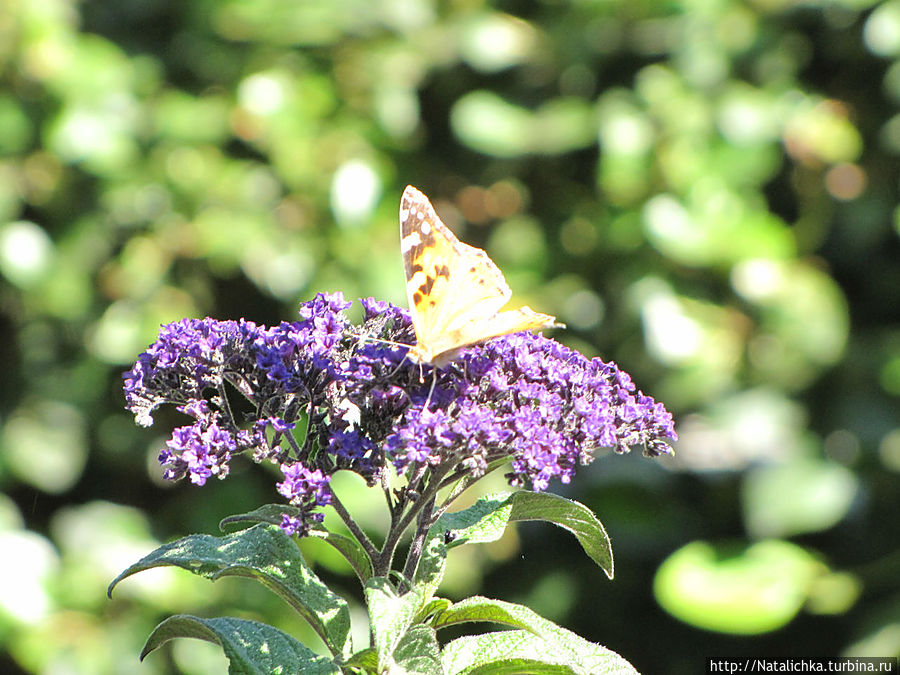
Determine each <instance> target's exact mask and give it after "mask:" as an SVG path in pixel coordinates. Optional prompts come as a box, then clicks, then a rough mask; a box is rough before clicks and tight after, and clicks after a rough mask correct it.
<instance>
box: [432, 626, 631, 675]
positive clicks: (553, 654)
mask: <svg viewBox="0 0 900 675" xmlns="http://www.w3.org/2000/svg"><path fill="white" fill-rule="evenodd" d="M560 630H562V629H560ZM566 632H568V631H566ZM570 635H571V636H572V638H573V639H572V640H571V647H572V649H565V648H563V647H561V646H560V645H559V644H555V643H548V642H547V641H546V640H544V639H542V638H541V637H539V636H537V635H534V634H533V633H530V632H528V631H524V630H510V631H498V632H494V633H482V634H481V635H467V636H465V637H461V638H458V639H456V640H453V641H452V642H449V643H447V645H446V646H445V647H444V650H443V652H442V653H441V664H442V665H443V668H444V672H445V673H447V675H475V674H479V675H489V674H490V675H494V674H497V673H500V674H502V675H513V674H516V675H518V674H521V675H532V674H538V675H543V674H547V675H550V674H553V675H557V674H563V673H564V674H566V675H636V674H637V671H636V670H635V669H634V666H632V665H631V664H630V663H628V661H626V660H625V659H623V658H622V657H621V656H619V655H618V654H616V653H615V652H614V651H611V650H609V649H606V648H605V647H601V646H600V645H596V644H593V643H591V642H588V641H587V640H584V639H582V638H579V637H578V636H577V635H575V634H574V633H570ZM576 643H579V644H576Z"/></svg>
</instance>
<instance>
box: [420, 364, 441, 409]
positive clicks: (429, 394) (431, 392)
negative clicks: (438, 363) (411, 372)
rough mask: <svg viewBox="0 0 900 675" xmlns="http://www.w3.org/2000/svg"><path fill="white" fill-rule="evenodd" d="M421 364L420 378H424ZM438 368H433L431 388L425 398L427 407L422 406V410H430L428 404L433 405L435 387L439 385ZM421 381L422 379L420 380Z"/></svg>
mask: <svg viewBox="0 0 900 675" xmlns="http://www.w3.org/2000/svg"><path fill="white" fill-rule="evenodd" d="M421 367H422V366H421V364H419V368H420V370H419V378H421V377H422V371H421ZM437 371H438V369H437V368H433V369H432V370H431V387H430V388H429V389H428V396H427V397H426V398H425V405H423V406H422V410H423V411H424V410H428V404H429V403H431V395H432V394H433V393H434V385H436V384H437ZM420 381H421V379H420Z"/></svg>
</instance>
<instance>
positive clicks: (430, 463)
mask: <svg viewBox="0 0 900 675" xmlns="http://www.w3.org/2000/svg"><path fill="white" fill-rule="evenodd" d="M361 302H362V304H363V308H364V310H365V319H364V321H363V323H362V324H361V325H359V326H356V325H353V324H350V323H349V321H348V320H347V319H346V318H345V316H344V314H343V312H344V310H345V309H346V308H347V307H349V305H350V303H347V302H345V301H344V299H343V297H342V296H341V295H340V294H335V295H326V294H319V295H317V296H316V297H315V299H313V300H312V301H310V302H307V303H304V304H303V305H302V306H301V308H300V321H297V322H294V323H286V322H285V323H282V324H280V325H279V326H274V327H271V328H266V327H264V326H257V325H256V324H254V323H252V322H249V321H243V320H242V321H215V320H213V319H202V320H196V319H185V320H182V321H178V322H176V323H172V324H169V325H166V326H163V327H162V329H161V330H160V333H159V338H158V339H157V341H156V342H155V343H153V344H152V345H151V346H150V347H149V348H148V349H147V351H146V352H144V353H143V354H141V356H140V357H139V358H138V360H137V362H136V363H135V364H134V367H133V368H132V369H131V370H130V371H128V372H127V373H125V374H124V378H125V395H126V400H127V407H128V409H129V410H131V411H132V412H133V413H134V414H135V418H136V421H137V422H138V423H139V424H142V425H145V426H149V425H150V424H152V421H153V419H152V415H153V412H154V410H155V409H156V408H157V407H159V406H160V405H163V404H166V403H170V404H173V405H175V406H177V407H178V410H180V411H181V412H184V413H185V414H186V415H188V416H189V417H190V418H192V419H193V420H194V422H193V424H191V425H188V426H183V427H180V428H178V429H176V430H175V431H174V432H173V434H172V438H171V439H170V440H169V441H168V442H167V443H166V448H165V449H164V450H163V451H162V452H161V453H160V457H159V459H160V462H161V463H162V464H163V466H164V470H165V476H166V478H169V479H173V480H174V479H178V478H182V477H184V476H188V477H189V479H190V480H191V481H192V482H193V483H196V484H198V485H202V484H204V483H205V482H206V480H208V479H209V478H211V477H213V476H215V477H217V478H224V477H225V476H227V474H228V467H229V463H230V461H231V459H232V458H233V457H234V456H235V455H238V454H242V453H246V454H249V455H250V456H251V457H252V458H253V459H254V461H257V462H261V461H263V460H269V461H272V462H275V463H277V464H279V465H280V468H281V471H282V473H283V475H284V480H283V481H281V482H279V483H278V484H277V490H278V492H279V493H280V494H281V495H282V497H284V498H285V499H286V500H287V501H288V503H289V504H290V505H291V506H292V507H293V509H291V510H290V513H286V514H285V516H284V520H283V522H282V527H283V528H284V530H285V531H286V532H288V533H289V534H292V533H299V534H300V535H305V534H307V533H308V532H309V529H310V527H312V526H313V525H314V524H315V523H318V522H320V521H321V518H322V514H321V511H320V509H321V507H323V506H326V505H328V504H332V505H335V506H336V507H338V509H339V510H338V512H339V513H341V515H342V517H344V518H345V519H347V518H349V514H346V511H345V510H344V509H343V508H342V507H340V505H339V502H336V501H335V497H334V495H333V494H332V492H331V489H330V485H329V483H330V479H331V476H332V475H333V474H334V472H335V471H338V470H340V469H345V470H350V471H353V472H355V473H358V474H359V475H361V476H362V477H363V478H365V479H366V481H367V482H368V484H369V485H372V486H374V485H375V484H378V483H381V484H382V486H383V489H384V490H385V495H386V497H387V499H388V505H389V508H390V509H391V516H392V524H393V527H392V531H391V534H389V537H388V541H387V542H386V544H385V546H384V548H383V549H382V551H381V558H380V562H378V563H377V564H376V567H382V568H383V571H386V570H387V569H389V566H390V560H391V559H392V556H393V553H394V548H395V547H396V545H397V541H398V540H399V536H400V534H401V533H402V531H403V530H405V529H406V528H407V527H408V526H409V525H410V524H411V523H412V522H413V520H415V519H416V518H419V526H418V528H417V530H418V531H420V532H423V528H424V529H426V530H427V526H428V525H429V524H430V522H433V519H434V518H435V517H436V515H437V514H439V512H440V511H442V510H443V509H445V508H446V507H447V506H448V505H449V501H450V500H447V501H445V503H444V504H441V505H440V506H437V505H436V502H435V500H436V498H437V494H438V490H439V489H440V488H442V487H444V486H446V485H449V484H451V483H452V482H453V481H459V480H462V481H463V485H464V486H465V485H469V484H471V482H473V481H474V480H477V479H478V478H479V477H481V476H482V475H484V474H485V473H486V472H487V471H488V470H489V469H491V468H493V466H495V465H496V464H498V463H500V462H502V461H506V462H507V463H508V466H509V472H508V473H507V474H506V475H507V478H508V479H509V481H510V483H511V484H512V485H514V486H529V487H530V488H531V489H533V490H537V491H542V490H546V489H547V488H548V486H549V485H550V482H551V481H552V480H554V479H559V480H560V481H562V482H563V483H568V482H569V481H570V480H571V479H572V477H573V475H574V474H575V470H576V467H578V466H579V465H584V464H587V463H589V462H591V461H592V460H593V458H594V452H595V451H596V450H598V449H600V448H612V449H614V450H615V451H616V452H620V453H622V452H628V451H629V450H630V449H631V448H632V447H635V446H642V447H643V449H644V453H645V454H646V455H649V456H656V455H660V454H668V453H671V448H670V446H669V441H671V440H675V438H676V435H675V430H674V426H673V420H672V416H671V414H670V413H669V412H668V411H667V410H666V409H665V407H664V406H663V405H662V404H661V403H657V402H656V401H654V400H653V399H652V398H651V397H649V396H646V395H644V394H642V393H641V392H639V391H637V390H636V387H635V385H634V384H633V383H632V381H631V378H630V377H629V376H628V374H627V373H625V372H623V371H621V370H619V369H618V367H617V366H616V365H615V364H613V363H605V362H603V361H601V360H600V359H587V358H585V357H584V356H582V355H581V354H579V353H578V352H576V351H573V350H571V349H568V348H566V347H564V346H563V345H561V344H559V343H558V342H555V341H553V340H550V339H548V338H544V337H542V336H540V335H533V334H530V333H521V334H516V335H509V336H505V337H501V338H496V339H493V340H491V341H489V342H487V343H485V344H483V345H477V346H474V347H471V348H469V349H467V350H465V351H464V352H463V353H462V354H461V355H460V356H459V358H457V359H456V360H455V361H453V362H452V363H451V364H449V365H448V366H446V367H445V368H443V369H438V370H435V369H433V368H431V367H428V366H426V367H425V368H424V369H423V368H422V367H420V366H419V365H416V364H413V363H411V362H410V361H409V360H407V359H406V358H405V352H406V349H405V348H404V347H402V346H399V345H402V344H411V343H412V342H413V341H414V339H413V331H412V325H411V323H410V320H409V315H408V314H407V313H406V312H405V311H404V310H402V309H399V308H397V307H395V306H393V305H390V304H388V303H385V302H379V301H376V300H373V299H371V298H370V299H367V300H362V301H361ZM398 343H399V345H398ZM241 399H243V401H244V402H243V403H242V404H241V410H242V411H243V414H242V415H241V416H240V417H239V416H237V415H236V413H235V412H234V411H233V408H235V409H236V408H238V402H239V401H240V400H241ZM426 403H427V405H426ZM247 408H249V411H248V410H246V409H247ZM301 430H305V435H304V434H303V433H301ZM389 470H393V471H395V472H396V473H397V474H399V475H402V476H403V477H405V478H406V481H407V482H406V485H405V487H404V488H403V489H402V490H400V491H397V492H395V493H393V494H391V493H390V492H389V491H388V488H387V487H386V486H387V482H388V481H387V473H386V472H387V471H389ZM460 490H461V488H460ZM458 492H459V490H457V491H456V492H455V493H454V494H453V495H451V498H452V497H455V496H456V495H457V494H458ZM394 530H398V531H397V532H396V533H394ZM423 536H424V534H423ZM414 544H415V542H414Z"/></svg>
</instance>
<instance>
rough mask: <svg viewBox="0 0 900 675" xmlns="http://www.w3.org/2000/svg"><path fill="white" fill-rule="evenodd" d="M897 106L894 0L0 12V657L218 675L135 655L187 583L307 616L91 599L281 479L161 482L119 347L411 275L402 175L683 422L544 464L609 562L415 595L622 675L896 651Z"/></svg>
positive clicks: (140, 590)
mask: <svg viewBox="0 0 900 675" xmlns="http://www.w3.org/2000/svg"><path fill="white" fill-rule="evenodd" d="M898 106H900V2H898V1H897V0H889V1H888V2H882V3H876V2H872V1H871V0H821V1H815V0H813V1H810V2H803V3H799V2H795V1H793V0H748V1H746V2H744V1H740V0H711V1H710V0H677V1H672V2H666V3H657V2H646V1H644V2H625V1H618V2H617V1H610V2H594V1H591V0H538V1H531V2H524V1H521V0H505V1H501V0H497V1H496V2H488V1H487V0H451V1H447V2H438V1H437V0H379V1H377V2H372V1H364V0H331V1H330V2H320V1H319V0H290V1H288V2H285V1H283V0H240V1H239V0H215V1H212V0H187V1H185V2H174V1H172V0H149V1H143V2H137V1H134V0H131V1H128V0H126V1H124V2H111V1H110V0H93V1H92V2H84V3H78V2H76V1H75V0H5V1H4V2H3V3H0V330H2V338H3V339H2V340H0V359H2V365H3V376H2V383H3V385H2V388H0V406H2V407H0V425H2V426H0V487H2V489H3V492H4V495H0V541H2V544H0V546H2V550H3V552H4V555H3V556H2V560H3V562H2V570H0V645H2V646H3V649H0V670H2V671H3V672H10V673H16V672H25V673H50V672H67V673H91V674H96V673H100V674H102V673H120V672H129V673H130V672H142V673H144V672H146V673H162V672H183V673H209V672H222V668H223V665H222V661H221V659H220V658H219V656H218V655H217V654H216V653H215V651H214V650H209V649H208V646H207V645H203V644H200V643H197V644H189V643H185V644H179V645H177V647H176V648H175V649H173V650H172V651H171V652H170V653H169V654H168V655H162V654H158V655H154V656H153V657H151V658H150V659H148V660H147V662H146V663H144V664H143V665H141V666H138V665H137V663H136V654H137V653H138V651H139V648H140V644H141V641H142V640H143V636H144V635H146V634H147V633H148V631H149V629H150V628H152V626H153V625H154V624H155V623H156V622H157V621H158V620H159V619H160V618H161V617H162V616H164V615H166V614H169V613H172V612H174V611H178V610H186V611H188V610H189V611H193V612H196V613H206V614H209V615H211V614H218V613H227V612H229V611H230V612H231V613H235V614H237V615H239V616H243V617H246V618H258V619H263V620H267V621H269V622H271V623H275V624H276V625H278V626H279V627H280V628H282V629H285V630H290V631H292V632H293V633H294V634H295V635H298V636H299V637H301V638H305V639H309V634H308V631H306V630H305V629H304V627H302V626H299V625H293V624H292V623H291V622H292V619H291V618H290V613H289V612H285V611H284V610H283V609H282V608H280V607H279V606H278V604H277V602H276V601H275V600H274V598H272V597H266V596H262V597H260V596H259V595H257V594H255V593H253V592H252V591H251V590H250V587H249V586H245V585H242V584H240V583H239V582H237V581H234V582H232V581H227V582H219V583H217V584H216V585H214V586H211V585H209V584H206V583H205V582H201V581H198V580H194V579H190V578H188V577H187V575H183V576H179V575H177V574H172V575H169V574H167V573H162V572H160V573H159V574H158V575H155V576H154V575H152V574H147V575H142V576H141V578H140V579H136V580H133V581H129V582H128V583H127V584H123V586H122V588H121V589H118V590H117V595H116V597H115V598H114V599H113V600H112V601H108V600H106V598H105V595H104V589H105V585H106V583H107V582H108V581H109V580H110V579H111V578H112V577H113V576H114V575H115V574H116V573H117V572H118V571H119V570H121V569H122V568H123V567H125V566H126V565H127V564H128V563H130V562H131V561H133V560H134V559H136V558H137V557H139V556H140V555H143V553H145V552H147V551H149V550H151V549H152V548H153V547H154V546H156V545H157V544H158V543H159V542H160V541H161V540H165V539H170V538H173V537H174V536H176V535H181V534H185V533H187V532H191V531H206V532H213V531H214V530H215V524H216V523H217V521H218V519H219V518H220V517H222V516H225V515H227V514H228V513H232V512H238V511H241V510H249V509H250V508H253V507H254V506H256V505H258V504H260V503H263V502H266V501H274V500H275V497H276V495H275V493H274V490H273V489H272V482H273V477H272V475H269V474H265V472H263V471H255V472H254V471H250V470H248V471H246V472H245V473H240V472H235V474H233V475H232V477H231V479H230V480H228V481H225V482H224V483H217V484H216V485H209V486H207V487H206V488H204V489H203V491H197V490H195V489H193V488H192V487H191V486H185V485H178V486H174V487H173V486H163V485H161V484H160V481H159V478H158V476H159V471H158V469H157V467H156V466H155V465H154V464H155V454H156V452H157V450H158V448H159V446H160V444H161V442H162V437H163V436H164V435H165V434H166V431H165V430H166V429H167V428H168V427H166V426H165V423H166V420H162V421H161V422H160V427H161V430H160V431H157V432H156V433H155V434H154V433H150V434H148V433H147V432H145V431H142V430H138V429H137V428H135V427H134V426H133V424H132V423H131V420H130V419H129V418H128V416H127V415H126V414H125V413H124V412H123V411H122V408H121V406H122V397H121V393H120V389H119V387H120V379H119V374H120V372H121V371H122V370H124V369H125V368H126V367H127V365H128V363H129V362H130V361H131V360H132V359H133V358H134V357H135V356H136V355H137V354H138V353H139V352H140V351H141V350H142V349H143V348H144V347H145V346H146V345H147V344H148V343H149V342H150V341H152V340H153V338H154V336H155V334H156V330H157V328H158V326H159V324H160V323H161V322H167V321H171V320H175V319H179V318H182V317H184V316H203V315H211V316H215V317H217V318H237V317H240V316H243V317H246V318H248V319H251V320H254V321H257V322H262V323H273V322H278V321H280V320H283V319H290V318H291V316H292V315H293V313H294V311H295V308H296V305H297V303H298V302H299V301H301V300H303V299H308V298H310V297H312V295H313V294H314V293H316V292H317V291H336V290H341V291H343V292H344V293H345V294H346V295H347V296H348V297H351V298H352V297H359V296H369V295H372V296H376V297H379V298H382V299H390V300H392V301H394V302H397V303H398V304H403V303H404V302H405V300H404V289H403V284H402V278H401V277H402V273H401V267H400V261H399V255H398V245H397V238H398V235H397V224H396V217H397V216H396V214H397V203H398V199H399V195H400V192H401V191H402V188H403V186H404V185H405V184H406V183H413V184H415V185H417V186H418V187H420V188H421V189H423V190H424V191H425V192H426V193H428V194H429V195H430V196H431V197H432V199H433V200H434V201H435V203H436V206H437V208H438V210H439V211H440V212H441V214H442V216H443V217H444V219H445V220H446V221H447V222H448V224H450V225H451V227H454V228H455V229H456V230H457V232H458V233H459V234H460V236H461V237H462V238H463V239H465V240H466V241H469V242H470V243H472V244H474V245H477V246H483V247H486V248H487V249H488V251H489V252H490V253H491V255H492V257H494V259H495V260H496V261H497V263H498V264H499V265H500V267H501V268H502V269H503V270H504V271H505V273H506V275H507V278H508V280H509V281H510V284H511V285H512V287H513V288H514V290H515V292H516V293H517V298H518V299H520V300H521V301H523V302H526V301H527V302H528V303H529V304H531V306H532V307H534V308H536V309H538V310H543V311H549V312H551V313H554V314H556V315H558V316H559V317H560V319H561V320H563V321H565V322H566V323H567V324H568V325H569V326H570V329H569V330H567V331H564V332H561V333H559V334H558V335H557V337H558V338H559V339H561V340H563V341H564V342H567V343H568V344H570V345H571V346H573V347H576V348H578V349H580V350H582V351H584V352H585V353H587V354H589V355H595V354H598V355H602V356H603V357H604V358H606V359H614V360H616V361H617V362H618V363H620V365H621V366H622V367H623V368H625V369H626V370H628V371H629V372H631V373H632V374H633V375H634V377H635V379H636V381H637V382H638V384H639V386H641V387H643V388H644V389H645V390H646V391H648V392H649V393H652V394H653V395H655V396H657V397H659V398H661V399H662V400H664V401H665V402H666V404H667V405H668V406H669V407H670V409H673V410H675V411H676V415H677V417H678V419H679V420H680V427H679V431H680V434H681V442H680V444H679V447H678V455H677V457H676V459H675V460H674V461H673V462H671V463H667V464H666V465H665V466H661V465H660V464H661V463H656V464H654V463H650V462H647V461H645V460H640V459H639V458H636V457H627V458H608V459H601V460H600V461H598V462H597V463H596V464H594V465H593V466H592V467H590V468H589V469H585V470H583V471H582V472H581V474H580V475H579V480H577V481H576V483H575V484H574V485H572V486H569V487H567V488H566V492H567V494H568V495H569V496H572V497H574V498H577V499H579V500H581V501H584V502H586V503H587V504H589V505H590V506H591V507H592V508H594V510H595V511H596V512H597V513H598V515H599V516H600V518H601V519H602V520H603V521H604V523H605V525H606V526H607V529H608V531H609V532H610V534H611V536H612V539H613V544H614V550H615V552H616V556H617V561H618V564H617V578H616V580H615V581H613V582H611V583H608V582H606V581H605V580H600V579H598V578H597V575H596V572H595V571H593V570H591V569H590V563H589V562H587V561H584V560H581V554H580V552H579V550H578V549H577V547H576V546H575V545H573V544H571V542H569V541H567V540H566V539H565V537H564V536H561V535H558V534H557V533H555V532H548V531H547V529H546V528H542V529H540V530H536V529H533V528H531V527H524V528H522V529H521V531H520V537H521V539H516V538H515V537H511V538H507V539H504V540H503V541H502V542H498V543H497V544H492V545H490V546H485V547H483V550H481V551H479V552H473V551H466V553H465V554H464V555H465V556H467V558H466V559H463V558H462V557H460V558H459V559H458V561H457V562H456V563H454V560H453V559H452V557H451V568H450V572H451V573H454V572H455V574H456V575H457V576H456V577H449V578H448V580H447V582H446V584H445V592H447V593H449V594H451V595H452V594H454V593H459V594H463V593H471V592H474V591H480V592H483V593H485V594H487V595H492V596H496V597H501V598H504V599H509V600H514V601H521V602H526V603H528V604H529V605H530V606H531V607H532V608H533V609H535V610H536V611H538V612H541V613H544V614H545V615H547V616H548V617H549V618H552V619H554V620H556V621H559V622H561V623H562V624H563V625H565V626H567V627H568V628H570V629H572V630H575V631H576V632H578V633H579V634H581V635H583V636H585V637H587V638H588V639H591V640H595V641H598V642H601V643H603V644H605V645H607V646H609V647H611V648H613V649H615V650H616V651H618V652H620V653H622V654H623V655H625V656H626V657H627V658H628V659H629V660H631V661H632V662H633V663H634V664H635V665H636V666H637V667H638V668H639V669H643V670H646V671H647V672H669V673H678V672H684V673H693V672H697V669H698V668H699V667H700V666H699V665H698V663H699V661H698V659H699V658H700V657H699V656H698V655H697V653H696V644H698V641H699V640H702V643H703V644H704V645H707V646H706V647H705V649H706V651H707V652H708V653H709V654H721V655H764V654H790V655H809V654H815V655H824V654H869V655H878V656H884V655H889V654H897V653H898V652H900V546H898V544H900V524H898V519H897V518H896V513H897V509H898V502H900V490H898V488H900V475H898V474H900V412H898V399H897V397H898V395H900V329H898V319H900V246H898V235H900V198H898V179H900V163H898V161H897V157H898V154H900V109H898ZM556 489H557V490H561V489H562V488H561V486H556ZM346 490H347V491H348V493H349V492H352V493H353V494H354V495H356V496H355V497H354V498H350V497H349V496H348V498H347V502H348V503H350V504H351V506H355V507H356V508H357V509H360V510H362V511H363V512H368V511H371V512H372V515H371V517H372V519H373V520H372V525H373V526H376V527H377V524H378V520H377V519H378V517H379V516H378V515H377V505H375V504H373V503H372V502H371V501H368V497H367V496H365V495H364V494H360V493H363V492H364V491H362V490H360V487H359V486H358V485H350V486H347V487H346ZM357 512H358V511H357ZM556 537H559V538H556ZM314 544H315V543H314V542H309V543H306V544H304V547H305V550H306V552H307V553H308V555H309V556H310V557H311V559H313V560H314V561H316V564H317V565H319V566H320V568H322V569H324V570H326V572H325V573H326V574H331V575H333V580H334V581H335V583H337V584H338V585H340V584H342V583H344V582H343V581H342V580H343V579H345V577H344V576H343V575H346V574H347V570H346V569H344V568H341V567H340V566H336V564H335V561H334V559H333V558H330V557H329V556H328V554H327V553H326V552H325V551H324V550H322V549H320V548H318V547H316V546H315V545H314ZM467 548H468V547H467ZM460 555H462V554H460ZM454 565H455V566H456V567H457V570H454V569H453V568H454ZM657 570H658V571H657ZM154 574H155V573H154ZM535 579H539V581H538V582H536V583H535V582H534V580H535ZM352 586H353V584H352V583H351V580H350V578H349V577H346V587H347V588H352ZM254 590H255V589H254ZM654 593H655V596H654ZM600 603H602V604H603V606H604V607H607V608H619V609H620V612H619V613H618V614H619V615H620V616H621V619H620V620H619V621H618V622H617V623H615V624H609V623H607V622H603V623H598V622H597V620H596V619H595V617H594V613H593V608H594V607H596V606H597V605H599V604H600ZM223 608H224V609H223ZM605 614H606V615H609V616H613V615H616V612H615V611H610V612H607V613H605ZM273 617H281V619H280V621H281V622H280V623H279V621H278V620H274V619H273ZM648 634H650V635H652V636H653V639H652V640H649V641H648V640H647V635H648ZM192 642H193V641H192ZM167 659H168V660H167Z"/></svg>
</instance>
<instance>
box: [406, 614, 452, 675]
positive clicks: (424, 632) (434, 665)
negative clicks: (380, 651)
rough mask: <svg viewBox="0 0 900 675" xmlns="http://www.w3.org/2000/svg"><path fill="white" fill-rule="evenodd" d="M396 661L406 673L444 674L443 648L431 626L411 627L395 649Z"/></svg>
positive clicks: (417, 674) (423, 674)
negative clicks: (442, 663) (442, 662)
mask: <svg viewBox="0 0 900 675" xmlns="http://www.w3.org/2000/svg"><path fill="white" fill-rule="evenodd" d="M394 663H396V664H397V665H398V666H400V667H401V668H402V669H403V672H406V673H416V675H443V673H444V671H443V669H442V668H441V648H440V645H438V641H437V636H436V635H435V633H434V629H433V628H431V626H423V625H421V624H420V625H417V626H413V627H412V628H410V629H409V630H408V631H407V632H406V635H404V636H403V639H402V640H400V642H399V644H398V645H397V649H396V650H395V651H394Z"/></svg>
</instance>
